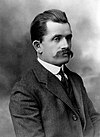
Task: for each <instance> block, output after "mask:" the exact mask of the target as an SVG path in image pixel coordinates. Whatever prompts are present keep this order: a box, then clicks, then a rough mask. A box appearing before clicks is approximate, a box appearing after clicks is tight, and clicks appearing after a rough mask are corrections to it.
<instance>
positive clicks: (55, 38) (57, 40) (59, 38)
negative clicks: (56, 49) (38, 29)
mask: <svg viewBox="0 0 100 137" xmlns="http://www.w3.org/2000/svg"><path fill="white" fill-rule="evenodd" d="M53 40H54V41H55V42H59V41H60V40H61V36H56V37H54V39H53Z"/></svg>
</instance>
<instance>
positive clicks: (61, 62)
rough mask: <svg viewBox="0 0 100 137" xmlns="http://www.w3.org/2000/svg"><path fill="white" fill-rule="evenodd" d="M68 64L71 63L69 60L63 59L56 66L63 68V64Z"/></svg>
mask: <svg viewBox="0 0 100 137" xmlns="http://www.w3.org/2000/svg"><path fill="white" fill-rule="evenodd" d="M68 62H69V59H68V58H67V59H61V60H58V61H57V62H56V64H55V65H57V66H62V65H63V64H67V63H68Z"/></svg>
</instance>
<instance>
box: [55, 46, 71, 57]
mask: <svg viewBox="0 0 100 137" xmlns="http://www.w3.org/2000/svg"><path fill="white" fill-rule="evenodd" d="M64 54H67V55H68V56H70V57H71V58H72V57H73V52H72V51H71V50H70V49H69V48H64V49H62V50H60V51H58V52H57V55H64Z"/></svg>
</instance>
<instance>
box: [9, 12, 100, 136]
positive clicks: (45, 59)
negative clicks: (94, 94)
mask: <svg viewBox="0 0 100 137" xmlns="http://www.w3.org/2000/svg"><path fill="white" fill-rule="evenodd" d="M30 32H31V40H32V45H33V47H34V48H35V50H36V53H37V60H36V61H34V63H33V66H32V68H31V69H30V70H29V71H28V72H26V73H25V74H24V75H23V77H22V79H21V80H20V81H19V82H17V83H16V84H15V86H14V88H13V91H12V94H11V99H10V105H9V106H10V112H11V117H12V121H13V125H14V129H15V133H16V137H99V130H100V115H99V114H98V113H97V112H96V111H95V109H94V107H93V104H92V102H91V101H90V99H89V97H88V95H87V93H86V90H85V88H84V85H83V82H82V79H81V77H80V76H79V75H78V74H76V73H74V72H71V71H70V70H69V69H68V68H67V67H66V66H65V64H67V63H68V62H69V60H70V58H71V57H72V56H73V53H72V51H71V38H72V31H71V26H70V24H69V22H68V19H67V17H66V14H65V13H64V12H62V11H60V10H57V9H53V10H48V11H45V12H43V13H41V14H39V15H37V16H36V17H35V19H34V20H33V21H32V24H31V29H30Z"/></svg>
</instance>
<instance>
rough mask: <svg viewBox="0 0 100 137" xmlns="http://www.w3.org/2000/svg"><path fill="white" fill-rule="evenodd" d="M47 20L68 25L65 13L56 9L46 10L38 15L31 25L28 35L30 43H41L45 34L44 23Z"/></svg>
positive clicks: (45, 27)
mask: <svg viewBox="0 0 100 137" xmlns="http://www.w3.org/2000/svg"><path fill="white" fill-rule="evenodd" d="M49 20H50V21H53V22H57V23H68V24H69V22H68V19H67V17H66V14H65V12H63V11H61V10H58V9H51V10H46V11H44V12H43V13H40V14H38V15H37V16H36V17H35V18H34V20H33V21H32V23H31V27H30V34H31V41H32V42H33V41H34V40H38V41H40V42H42V40H43V36H44V35H46V33H47V26H46V23H47V21H49ZM69 25H70V24H69Z"/></svg>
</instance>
